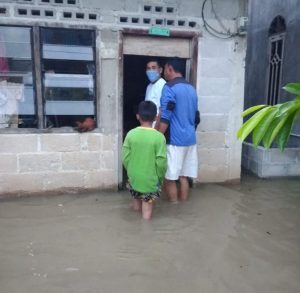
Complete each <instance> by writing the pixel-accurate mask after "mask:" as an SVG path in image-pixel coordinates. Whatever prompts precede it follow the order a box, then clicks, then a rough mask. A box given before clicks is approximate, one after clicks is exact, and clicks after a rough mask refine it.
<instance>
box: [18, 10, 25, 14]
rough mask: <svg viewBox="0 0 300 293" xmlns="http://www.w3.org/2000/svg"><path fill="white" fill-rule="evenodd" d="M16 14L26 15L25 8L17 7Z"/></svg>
mask: <svg viewBox="0 0 300 293" xmlns="http://www.w3.org/2000/svg"><path fill="white" fill-rule="evenodd" d="M18 14H19V15H27V10H26V9H18Z"/></svg>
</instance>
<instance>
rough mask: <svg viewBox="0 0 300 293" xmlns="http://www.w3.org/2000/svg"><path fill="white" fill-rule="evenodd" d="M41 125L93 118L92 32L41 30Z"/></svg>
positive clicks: (93, 69) (65, 123)
mask: <svg viewBox="0 0 300 293" xmlns="http://www.w3.org/2000/svg"><path fill="white" fill-rule="evenodd" d="M41 40H42V72H43V75H42V79H43V102H44V115H45V117H44V119H45V120H44V126H45V127H47V128H49V127H62V126H72V127H74V126H76V121H82V120H83V119H84V118H86V117H91V118H94V117H95V110H96V107H95V100H96V99H95V96H96V95H95V56H94V43H95V36H94V32H93V31H89V30H73V29H52V28H43V29H41Z"/></svg>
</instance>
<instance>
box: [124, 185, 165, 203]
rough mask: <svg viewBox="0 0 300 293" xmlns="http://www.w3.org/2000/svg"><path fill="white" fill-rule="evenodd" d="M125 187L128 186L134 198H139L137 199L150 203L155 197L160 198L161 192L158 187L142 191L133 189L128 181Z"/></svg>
mask: <svg viewBox="0 0 300 293" xmlns="http://www.w3.org/2000/svg"><path fill="white" fill-rule="evenodd" d="M126 187H127V188H128V190H129V192H130V194H131V196H132V197H133V198H134V199H139V200H142V201H144V202H148V203H151V202H153V201H155V200H156V199H158V198H160V194H161V190H160V189H158V190H157V191H155V192H146V193H142V192H139V191H136V190H134V189H133V188H132V186H131V185H130V184H129V183H127V185H126Z"/></svg>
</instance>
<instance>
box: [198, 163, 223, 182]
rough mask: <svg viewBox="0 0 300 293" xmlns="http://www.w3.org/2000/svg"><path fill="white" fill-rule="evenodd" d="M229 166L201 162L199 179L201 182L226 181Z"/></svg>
mask: <svg viewBox="0 0 300 293" xmlns="http://www.w3.org/2000/svg"><path fill="white" fill-rule="evenodd" d="M227 173H228V168H227V166H226V165H219V164H216V165H208V164H200V168H199V174H198V180H197V181H199V182H224V181H226V180H227V179H228V178H227Z"/></svg>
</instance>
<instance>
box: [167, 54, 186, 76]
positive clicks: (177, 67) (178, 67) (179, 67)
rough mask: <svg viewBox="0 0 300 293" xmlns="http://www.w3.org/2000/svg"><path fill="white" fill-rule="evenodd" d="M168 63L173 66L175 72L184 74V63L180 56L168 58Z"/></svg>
mask: <svg viewBox="0 0 300 293" xmlns="http://www.w3.org/2000/svg"><path fill="white" fill-rule="evenodd" d="M166 64H167V65H169V66H172V67H173V69H174V71H175V72H178V73H181V74H182V75H184V63H183V60H182V59H180V58H179V57H174V58H172V59H170V60H167V62H166Z"/></svg>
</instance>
